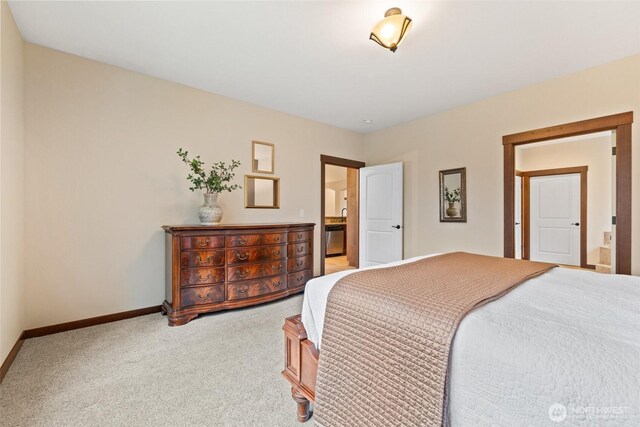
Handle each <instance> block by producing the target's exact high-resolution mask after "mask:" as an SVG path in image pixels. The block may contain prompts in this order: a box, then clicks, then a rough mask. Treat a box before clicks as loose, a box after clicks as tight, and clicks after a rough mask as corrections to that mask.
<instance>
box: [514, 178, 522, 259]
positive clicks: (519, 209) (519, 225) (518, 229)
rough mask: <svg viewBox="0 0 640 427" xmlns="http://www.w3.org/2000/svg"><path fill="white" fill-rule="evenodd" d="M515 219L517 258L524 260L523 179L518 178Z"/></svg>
mask: <svg viewBox="0 0 640 427" xmlns="http://www.w3.org/2000/svg"><path fill="white" fill-rule="evenodd" d="M515 204H516V205H515V206H514V208H515V209H514V211H515V218H516V223H515V225H514V234H513V235H514V237H515V246H516V247H515V249H516V253H515V258H516V259H522V177H521V176H516V197H515Z"/></svg>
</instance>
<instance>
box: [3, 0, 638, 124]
mask: <svg viewBox="0 0 640 427" xmlns="http://www.w3.org/2000/svg"><path fill="white" fill-rule="evenodd" d="M9 5H10V8H11V10H12V12H13V14H14V17H15V19H16V22H17V24H18V27H19V28H20V31H21V33H22V36H23V38H24V39H25V40H26V41H28V42H30V43H35V44H39V45H43V46H46V47H50V48H53V49H57V50H61V51H64V52H68V53H72V54H75V55H80V56H83V57H86V58H90V59H94V60H97V61H102V62H106V63H108V64H113V65H116V66H120V67H123V68H126V69H129V70H134V71H138V72H141V73H144V74H148V75H152V76H156V77H160V78H163V79H166V80H170V81H174V82H178V83H182V84H185V85H188V86H192V87H195V88H199V89H203V90H206V91H210V92H214V93H217V94H221V95H225V96H228V97H231V98H236V99H240V100H243V101H248V102H251V103H254V104H258V105H262V106H265V107H269V108H272V109H275V110H279V111H283V112H286V113H290V114H295V115H297V116H302V117H306V118H309V119H313V120H317V121H319V122H323V123H328V124H331V125H334V126H337V127H340V128H345V129H350V130H353V131H356V132H362V133H367V132H371V131H375V130H379V129H382V128H386V127H390V126H393V125H396V124H399V123H402V122H407V121H410V120H413V119H416V118H419V117H422V116H425V115H429V114H433V113H436V112H440V111H443V110H446V109H450V108H453V107H456V106H459V105H464V104H468V103H470V102H474V101H477V100H480V99H483V98H487V97H490V96H493V95H497V94H499V93H503V92H507V91H510V90H514V89H517V88H520V87H523V86H527V85H531V84H534V83H537V82H541V81H544V80H547V79H550V78H553V77H558V76H561V75H565V74H569V73H572V72H575V71H578V70H582V69H585V68H588V67H591V66H595V65H598V64H603V63H606V62H610V61H612V60H615V59H618V58H622V57H625V56H630V55H633V54H637V53H640V25H639V24H638V23H639V22H640V2H638V1H629V2H617V1H596V2H587V1H554V2H551V1H501V2H493V1H446V2H415V1H411V2H410V1H395V2H392V3H389V2H377V1H344V2H342V1H315V2H307V1H297V2H266V1H261V2H245V1H236V2H217V1H216V2H186V1H170V2H153V1H140V2H127V1H119V2H116V1H106V2H93V1H81V2H54V1H51V2H31V1H9ZM390 6H400V7H402V9H403V12H404V13H405V14H407V15H408V16H410V17H411V18H412V19H413V26H412V28H411V29H410V31H409V33H408V34H407V37H406V39H405V41H404V43H403V44H402V45H401V46H400V47H399V49H398V51H397V52H396V53H391V52H389V51H387V50H384V49H382V48H381V47H380V46H378V45H376V44H375V43H373V42H372V41H370V40H368V36H369V32H370V29H371V27H372V26H373V25H374V24H375V23H376V21H378V20H379V19H381V18H382V17H383V15H384V12H385V10H386V9H387V8H388V7H390ZM366 119H370V120H373V122H372V123H371V124H366V123H364V120H366Z"/></svg>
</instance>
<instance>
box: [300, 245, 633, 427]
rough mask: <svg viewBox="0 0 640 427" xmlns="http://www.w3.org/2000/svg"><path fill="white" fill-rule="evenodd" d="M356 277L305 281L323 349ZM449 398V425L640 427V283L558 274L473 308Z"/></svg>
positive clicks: (460, 338) (308, 318) (306, 309)
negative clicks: (339, 294) (338, 299)
mask: <svg viewBox="0 0 640 427" xmlns="http://www.w3.org/2000/svg"><path fill="white" fill-rule="evenodd" d="M421 258H425V257H417V258H412V259H409V260H405V261H399V262H396V263H392V264H387V265H384V266H377V267H372V268H384V267H387V266H392V265H399V264H403V263H407V262H412V261H415V260H417V259H421ZM354 271H356V270H350V271H343V272H340V273H334V274H331V275H328V276H323V277H319V278H317V279H313V280H311V281H309V282H308V283H307V287H306V291H305V296H304V302H303V307H302V322H303V324H304V326H305V329H306V330H307V336H308V338H309V339H310V340H311V341H313V342H314V343H315V344H316V346H317V347H318V348H320V346H321V337H322V326H323V321H324V314H325V308H326V303H327V297H328V295H329V291H330V290H331V288H332V287H333V285H335V283H336V282H337V281H338V280H339V279H340V278H342V277H344V276H346V275H348V274H351V273H353V272H354ZM448 394H449V402H448V408H447V410H448V417H447V419H448V422H449V424H450V425H452V426H484V425H486V426H496V425H497V426H544V425H581V426H591V425H624V426H640V278H638V277H633V276H618V275H605V274H599V273H594V272H590V271H581V270H571V269H563V268H555V269H553V270H551V271H550V272H548V273H545V274H543V275H541V276H539V277H537V278H534V279H531V280H529V281H527V282H525V283H524V284H522V285H520V286H519V287H517V288H516V289H514V290H513V291H511V292H510V293H508V294H507V295H505V296H504V297H502V298H500V299H498V300H497V301H494V302H491V303H489V304H486V305H484V306H482V307H480V308H479V309H477V310H475V311H473V312H471V313H470V314H469V315H468V316H467V317H465V319H463V321H462V322H461V323H460V326H459V328H458V331H457V334H456V336H455V338H454V342H453V346H452V353H451V360H450V379H449V390H448Z"/></svg>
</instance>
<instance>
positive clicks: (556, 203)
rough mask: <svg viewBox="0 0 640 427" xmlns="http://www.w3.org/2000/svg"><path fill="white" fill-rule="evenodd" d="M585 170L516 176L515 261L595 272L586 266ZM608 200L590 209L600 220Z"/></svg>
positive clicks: (582, 168)
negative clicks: (547, 263) (517, 186)
mask: <svg viewBox="0 0 640 427" xmlns="http://www.w3.org/2000/svg"><path fill="white" fill-rule="evenodd" d="M565 148H567V147H565ZM569 151H571V149H569ZM597 154H600V153H597ZM603 161H604V162H606V159H604V160H603ZM600 163H602V161H601V162H600ZM588 170H589V167H588V166H579V167H568V168H557V169H547V170H532V171H517V172H516V173H517V175H516V178H517V179H516V182H520V183H521V187H520V188H516V205H517V204H518V203H519V204H520V206H516V239H517V241H519V242H521V245H522V246H521V249H520V250H519V251H516V258H521V259H529V260H531V261H541V262H551V263H556V264H563V265H567V266H575V267H581V268H595V265H593V264H588V263H587V231H588V230H589V227H588V223H587V194H588V193H587V185H588V180H587V173H588ZM605 175H606V173H605ZM520 195H521V197H522V198H521V200H519V196H520ZM609 200H610V195H609V194H606V195H604V196H603V197H601V202H602V201H606V203H605V204H604V205H603V204H602V203H600V204H598V205H597V206H594V207H593V208H594V209H595V208H598V209H599V210H601V211H602V212H600V213H602V215H600V217H605V218H606V217H607V216H608V215H609V213H610V210H609V209H608V206H607V204H608V203H610V202H609ZM519 213H521V214H519ZM601 225H602V224H601ZM603 227H607V225H606V224H604V225H603ZM518 231H520V232H521V235H520V236H518ZM604 231H606V230H604V229H603V230H602V232H604ZM518 255H520V256H518Z"/></svg>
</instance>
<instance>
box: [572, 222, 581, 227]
mask: <svg viewBox="0 0 640 427" xmlns="http://www.w3.org/2000/svg"><path fill="white" fill-rule="evenodd" d="M571 225H575V226H578V225H580V223H579V222H572V223H571Z"/></svg>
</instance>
